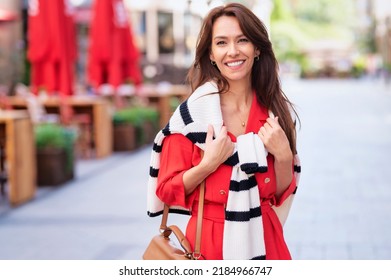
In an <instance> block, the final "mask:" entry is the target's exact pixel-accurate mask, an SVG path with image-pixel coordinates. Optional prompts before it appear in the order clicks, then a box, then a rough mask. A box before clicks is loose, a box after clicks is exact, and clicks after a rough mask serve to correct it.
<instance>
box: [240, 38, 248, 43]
mask: <svg viewBox="0 0 391 280" xmlns="http://www.w3.org/2000/svg"><path fill="white" fill-rule="evenodd" d="M247 42H248V39H247V38H241V39H239V43H247Z"/></svg>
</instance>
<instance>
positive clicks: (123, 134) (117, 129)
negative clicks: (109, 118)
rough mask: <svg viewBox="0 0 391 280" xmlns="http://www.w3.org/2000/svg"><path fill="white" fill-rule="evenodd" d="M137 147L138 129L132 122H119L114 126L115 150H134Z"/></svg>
mask: <svg viewBox="0 0 391 280" xmlns="http://www.w3.org/2000/svg"><path fill="white" fill-rule="evenodd" d="M135 148H136V129H135V128H134V126H133V125H131V124H118V125H115V126H114V127H113V150H114V151H117V152H119V151H132V150H134V149H135Z"/></svg>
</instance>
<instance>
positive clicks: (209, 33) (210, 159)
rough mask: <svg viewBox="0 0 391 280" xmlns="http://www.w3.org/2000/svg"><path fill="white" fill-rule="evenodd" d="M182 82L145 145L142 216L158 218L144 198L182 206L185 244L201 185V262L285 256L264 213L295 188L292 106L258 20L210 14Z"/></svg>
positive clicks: (233, 11) (217, 11)
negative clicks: (180, 95) (166, 118)
mask: <svg viewBox="0 0 391 280" xmlns="http://www.w3.org/2000/svg"><path fill="white" fill-rule="evenodd" d="M188 82H189V84H190V85H191V87H192V89H193V93H192V95H191V96H190V97H189V99H188V100H187V102H184V103H183V104H181V106H180V107H178V109H177V110H176V111H175V113H174V115H173V116H172V118H171V120H170V122H169V124H168V125H167V127H166V128H165V129H163V130H162V131H161V132H160V133H159V134H158V135H157V137H156V139H155V145H154V152H153V155H152V159H151V172H150V174H151V178H152V179H151V180H150V184H149V198H148V200H149V205H148V212H149V215H150V216H154V215H158V214H160V213H161V212H160V210H161V207H162V206H161V204H160V206H159V204H158V203H157V202H156V200H155V202H153V199H152V198H151V196H154V195H156V196H157V201H160V202H162V203H166V204H168V205H177V206H180V207H182V208H184V209H189V210H190V212H191V218H190V220H189V223H188V226H187V229H186V236H187V238H188V239H189V241H190V243H191V245H192V246H193V247H194V242H195V226H196V220H197V213H198V209H197V206H198V194H199V191H198V186H199V185H200V183H201V182H202V181H203V180H205V184H206V191H205V206H204V216H203V226H202V237H203V238H202V242H201V254H202V257H203V258H204V259H291V255H290V252H289V250H288V248H287V245H286V243H285V241H284V236H283V228H282V224H283V222H284V221H280V220H279V217H278V216H277V214H276V212H275V210H274V209H278V207H279V206H280V205H282V204H284V205H285V204H288V206H287V207H288V208H289V202H288V198H289V200H290V198H291V197H292V196H293V194H294V193H295V190H296V183H297V182H296V176H295V168H294V158H295V155H296V141H295V124H294V120H293V117H292V115H293V114H291V113H292V112H293V113H294V110H293V109H291V108H293V107H292V104H291V103H290V102H289V101H288V100H287V98H286V96H285V95H284V94H283V92H282V90H281V87H280V83H279V79H278V66H277V61H276V59H275V56H274V54H273V50H272V46H271V42H270V41H269V38H268V34H267V31H266V29H265V27H264V25H263V24H262V23H261V21H260V20H259V19H258V18H257V17H256V16H255V15H254V14H253V13H252V12H251V11H250V10H249V9H247V8H246V7H245V6H243V5H241V4H236V3H232V4H228V5H225V6H222V7H217V8H214V9H213V10H211V11H210V13H209V14H208V15H207V17H206V18H205V19H204V22H203V26H202V29H201V32H200V35H199V38H198V44H197V50H196V59H195V62H194V67H192V68H191V69H190V71H189V74H188ZM274 116H275V117H274ZM202 151H203V155H202ZM296 170H297V169H296ZM272 207H273V208H272ZM276 207H277V208H276Z"/></svg>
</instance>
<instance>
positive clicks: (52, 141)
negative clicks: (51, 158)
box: [34, 123, 76, 170]
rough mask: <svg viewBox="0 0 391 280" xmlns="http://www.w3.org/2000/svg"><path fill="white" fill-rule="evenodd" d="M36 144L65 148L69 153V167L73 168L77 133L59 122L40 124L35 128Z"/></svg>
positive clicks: (67, 153) (52, 147)
mask: <svg viewBox="0 0 391 280" xmlns="http://www.w3.org/2000/svg"><path fill="white" fill-rule="evenodd" d="M34 136H35V145H36V147H37V149H38V150H40V149H64V150H65V153H66V155H67V168H68V170H70V169H71V168H73V161H74V153H73V149H74V144H75V141H76V133H75V132H74V131H73V130H71V129H69V128H66V127H63V126H61V125H59V124H52V123H45V124H38V125H36V126H35V128H34Z"/></svg>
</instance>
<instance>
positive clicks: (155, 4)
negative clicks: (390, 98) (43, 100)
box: [0, 0, 391, 94]
mask: <svg viewBox="0 0 391 280" xmlns="http://www.w3.org/2000/svg"><path fill="white" fill-rule="evenodd" d="M35 1H36V0H30V1H29V0H0V85H1V88H2V91H3V92H4V91H6V92H7V93H8V94H11V93H12V92H13V86H14V85H15V84H16V83H18V82H22V83H24V84H29V75H30V73H29V63H28V61H27V60H26V47H27V46H28V42H27V40H26V32H27V28H28V20H27V19H28V17H27V10H28V5H34V2H35ZM68 1H69V3H70V4H72V7H73V8H74V9H73V11H74V18H75V21H76V26H77V42H78V58H77V63H76V69H75V71H76V72H77V82H78V83H79V84H83V85H84V84H86V83H87V80H86V74H85V73H86V64H87V59H88V44H89V42H88V33H89V28H90V23H91V18H92V16H93V13H92V5H93V3H94V0H68ZM226 2H229V1H222V0H213V1H211V0H197V1H192V0H168V1H158V0H144V1H137V0H124V4H125V6H126V8H127V13H128V19H129V21H130V22H131V27H132V30H133V33H134V35H135V39H134V40H135V43H136V45H137V46H138V48H139V50H140V53H141V55H142V57H141V60H140V64H141V67H142V73H143V76H144V81H145V82H159V81H169V82H171V83H174V84H178V83H183V82H184V77H185V75H186V71H187V69H188V67H189V66H190V65H191V62H192V60H193V57H194V49H195V45H196V40H197V34H198V31H199V28H200V24H201V20H202V17H203V16H204V15H205V14H206V12H207V11H208V10H209V9H210V8H211V7H214V6H218V5H221V4H224V3H226ZM237 2H241V3H243V4H245V5H247V6H248V7H249V8H251V9H252V10H253V11H254V12H255V13H256V14H258V15H259V17H260V18H261V19H262V20H263V21H264V22H265V25H266V26H267V27H268V28H269V30H270V33H271V39H272V41H273V44H274V46H275V52H276V55H277V58H278V60H279V62H280V65H281V72H282V73H283V74H286V75H294V76H298V77H303V78H311V77H351V76H354V77H360V76H362V75H364V74H371V75H378V76H383V77H388V76H389V74H388V75H387V73H389V72H390V67H391V66H390V65H391V54H390V53H391V51H390V49H391V39H390V36H391V35H390V34H391V19H390V18H391V2H390V1H382V0H331V1H329V0H317V1H305V0H247V1H245V0H242V1H237Z"/></svg>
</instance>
